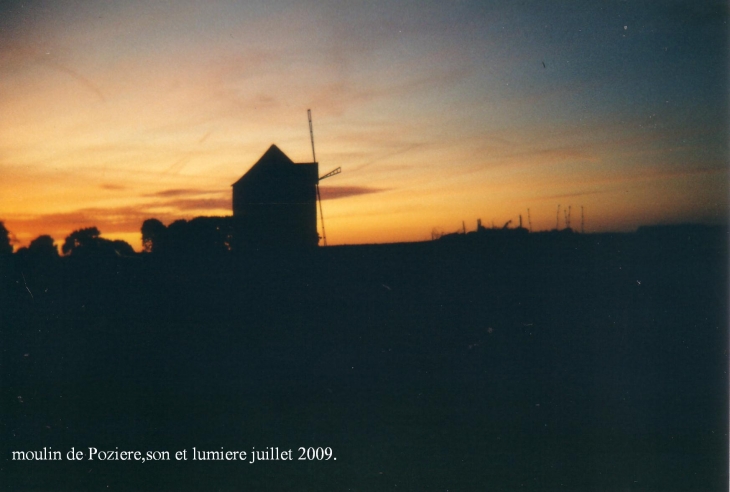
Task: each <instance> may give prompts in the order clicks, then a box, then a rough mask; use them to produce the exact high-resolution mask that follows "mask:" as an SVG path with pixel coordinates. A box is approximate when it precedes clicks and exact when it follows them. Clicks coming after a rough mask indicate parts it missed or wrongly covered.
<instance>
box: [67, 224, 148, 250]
mask: <svg viewBox="0 0 730 492" xmlns="http://www.w3.org/2000/svg"><path fill="white" fill-rule="evenodd" d="M100 234H101V233H100V232H99V229H97V228H96V227H87V228H85V229H79V230H76V231H74V232H72V233H71V234H70V235H69V236H68V237H67V238H66V240H65V241H64V243H63V246H62V247H61V251H63V254H64V255H71V256H99V255H106V256H111V255H117V256H131V255H134V248H132V246H130V245H129V243H127V242H126V241H122V240H119V239H118V240H116V241H110V240H108V239H104V238H103V237H99V236H100Z"/></svg>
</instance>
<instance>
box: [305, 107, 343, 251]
mask: <svg viewBox="0 0 730 492" xmlns="http://www.w3.org/2000/svg"><path fill="white" fill-rule="evenodd" d="M307 119H309V137H310V139H311V140H312V162H317V157H316V156H315V154H314V130H313V128H312V110H311V109H308V110H307ZM341 172H342V168H341V167H338V168H336V169H333V170H332V171H330V172H328V173H327V174H325V175H324V176H320V177H319V178H318V179H317V184H316V185H315V186H316V188H317V201H318V202H319V221H320V223H321V224H322V241H323V242H324V245H325V246H327V234H326V233H325V231H324V213H322V197H321V196H320V194H319V182H320V181H322V180H323V179H326V178H329V177H330V176H334V175H335V174H340V173H341Z"/></svg>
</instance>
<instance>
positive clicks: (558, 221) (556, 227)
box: [555, 203, 560, 231]
mask: <svg viewBox="0 0 730 492" xmlns="http://www.w3.org/2000/svg"><path fill="white" fill-rule="evenodd" d="M555 229H557V230H558V231H559V230H560V204H559V203H558V213H557V214H556V216H555Z"/></svg>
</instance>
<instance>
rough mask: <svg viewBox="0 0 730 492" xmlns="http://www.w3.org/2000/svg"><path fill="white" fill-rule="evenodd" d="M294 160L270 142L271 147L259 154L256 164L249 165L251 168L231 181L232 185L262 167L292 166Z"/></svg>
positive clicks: (257, 171) (259, 170)
mask: <svg viewBox="0 0 730 492" xmlns="http://www.w3.org/2000/svg"><path fill="white" fill-rule="evenodd" d="M293 165H294V162H293V161H292V160H291V159H289V157H287V155H286V154H285V153H284V152H282V151H281V149H280V148H279V147H277V146H276V145H274V144H271V147H269V149H268V150H267V151H266V152H264V155H262V156H261V158H260V159H259V160H258V161H256V164H254V165H253V166H251V169H249V170H248V171H247V172H246V173H245V174H244V175H243V176H241V177H240V178H239V179H238V181H236V182H235V183H233V185H232V186H235V185H237V184H238V183H239V182H240V181H241V180H242V179H243V178H245V177H246V176H248V175H251V174H253V175H256V174H258V173H259V172H261V170H263V169H267V168H268V169H272V168H274V169H275V168H282V167H285V166H293Z"/></svg>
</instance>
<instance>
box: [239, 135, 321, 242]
mask: <svg viewBox="0 0 730 492" xmlns="http://www.w3.org/2000/svg"><path fill="white" fill-rule="evenodd" d="M318 167H319V166H318V164H317V163H316V162H312V163H302V164H295V163H294V162H292V160H291V159H289V157H287V156H286V154H284V153H283V152H282V151H281V150H279V148H278V147H277V146H276V145H272V146H271V147H269V150H267V151H266V153H265V154H264V155H263V156H262V157H261V159H259V160H258V161H257V162H256V164H254V165H253V167H251V169H249V171H248V172H247V173H246V174H244V175H243V176H242V177H241V179H239V180H238V181H236V182H235V183H234V184H233V218H234V223H235V236H236V237H235V245H236V247H237V248H242V249H243V248H250V247H253V248H257V249H261V248H277V249H280V248H286V249H301V248H310V247H316V246H317V244H318V243H319V235H318V234H317V193H316V185H317V181H318V179H319V178H318Z"/></svg>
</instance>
